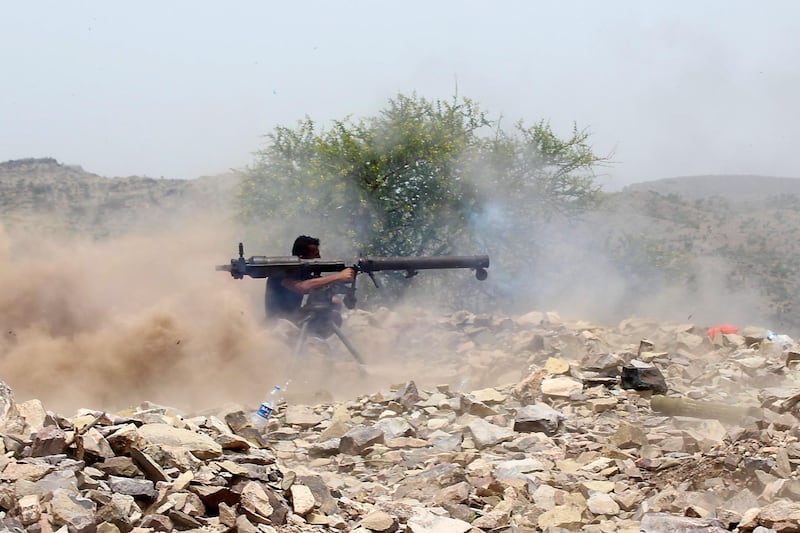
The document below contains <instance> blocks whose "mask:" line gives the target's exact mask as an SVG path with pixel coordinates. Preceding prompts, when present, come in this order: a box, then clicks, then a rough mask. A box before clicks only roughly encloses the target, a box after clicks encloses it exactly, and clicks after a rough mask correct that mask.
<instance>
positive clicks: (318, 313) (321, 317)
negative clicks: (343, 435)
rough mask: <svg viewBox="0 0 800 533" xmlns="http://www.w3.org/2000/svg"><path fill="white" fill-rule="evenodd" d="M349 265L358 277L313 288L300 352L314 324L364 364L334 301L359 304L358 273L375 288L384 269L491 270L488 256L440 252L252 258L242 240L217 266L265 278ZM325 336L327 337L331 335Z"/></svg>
mask: <svg viewBox="0 0 800 533" xmlns="http://www.w3.org/2000/svg"><path fill="white" fill-rule="evenodd" d="M346 268H352V269H353V270H354V271H355V273H356V277H354V278H353V281H352V282H350V283H346V284H345V283H337V284H334V285H329V286H328V287H325V288H323V289H317V290H316V291H312V292H311V293H310V294H309V295H308V298H306V302H305V303H304V304H303V306H302V308H301V310H300V311H301V313H300V317H301V318H300V319H299V320H298V322H297V324H298V326H299V327H300V337H299V339H298V342H297V345H296V347H295V353H298V352H299V351H300V349H301V348H302V346H303V343H304V342H305V340H306V337H307V335H308V329H309V326H310V325H312V326H313V327H314V329H315V330H316V331H320V330H321V331H327V332H333V333H335V334H336V335H337V336H338V337H339V339H341V341H342V343H343V344H344V345H345V346H346V347H347V349H348V350H349V351H350V353H351V354H352V355H353V357H354V358H355V359H356V360H357V361H358V362H359V363H360V364H362V365H363V364H364V360H363V359H362V357H361V355H360V354H359V353H358V351H357V350H356V349H355V347H354V346H353V345H352V344H351V343H350V341H349V340H348V339H347V337H345V336H344V334H343V333H342V331H341V329H340V328H339V326H338V324H337V323H336V320H335V319H334V317H335V316H337V313H336V311H335V309H334V307H333V304H332V298H331V296H332V294H333V293H337V294H343V295H344V297H343V303H344V305H345V307H347V308H348V309H353V308H355V306H356V279H357V277H358V276H357V275H358V274H361V273H363V274H367V275H368V276H369V277H370V279H371V280H372V282H373V283H374V284H375V287H380V284H379V283H378V280H377V279H376V278H375V272H381V271H402V272H405V277H406V278H411V277H413V276H416V275H417V274H418V273H419V271H420V270H439V269H454V268H462V269H471V270H474V271H475V277H476V278H477V279H478V280H479V281H483V280H485V279H486V278H487V277H488V275H489V273H488V272H487V271H486V269H487V268H489V256H488V255H466V256H465V255H439V256H405V257H403V256H401V257H377V256H367V257H360V258H358V259H356V260H355V261H354V262H347V261H343V260H340V259H301V258H299V257H296V256H264V255H254V256H251V257H248V258H245V256H244V244H243V243H239V257H235V258H233V259H231V261H230V264H227V265H217V267H216V269H217V270H221V271H225V272H230V274H231V276H232V277H233V278H234V279H243V278H244V277H245V276H247V277H251V278H256V279H263V278H268V277H271V276H280V277H291V278H297V279H307V278H310V277H317V276H321V275H322V274H324V273H330V272H340V271H342V270H344V269H346ZM329 335H330V333H328V335H324V336H329Z"/></svg>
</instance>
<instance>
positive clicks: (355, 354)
mask: <svg viewBox="0 0 800 533" xmlns="http://www.w3.org/2000/svg"><path fill="white" fill-rule="evenodd" d="M331 328H333V332H334V333H336V336H337V337H339V340H341V341H342V344H344V345H345V346H346V347H347V349H348V350H350V353H351V354H352V355H353V358H354V359H355V360H356V361H358V364H359V365H360V366H361V367H362V369H363V366H364V364H365V363H364V359H363V358H362V357H361V354H360V353H358V350H356V347H355V346H353V344H352V343H351V342H350V340H349V339H348V338H347V337H345V335H344V333H343V332H342V329H341V328H340V327H339V326H337V325H336V324H334V323H333V322H331Z"/></svg>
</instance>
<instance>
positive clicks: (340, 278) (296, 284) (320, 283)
mask: <svg viewBox="0 0 800 533" xmlns="http://www.w3.org/2000/svg"><path fill="white" fill-rule="evenodd" d="M355 276H356V272H355V270H353V269H352V268H345V269H344V270H342V271H341V272H337V273H335V274H330V275H328V276H321V277H317V278H311V279H306V280H302V281H301V280H298V279H284V280H283V281H282V282H281V285H283V286H284V287H286V288H287V289H289V290H290V291H292V292H296V293H299V294H308V293H309V292H311V291H313V290H315V289H321V288H322V287H327V286H328V285H331V284H333V283H349V282H351V281H353V279H354V278H355Z"/></svg>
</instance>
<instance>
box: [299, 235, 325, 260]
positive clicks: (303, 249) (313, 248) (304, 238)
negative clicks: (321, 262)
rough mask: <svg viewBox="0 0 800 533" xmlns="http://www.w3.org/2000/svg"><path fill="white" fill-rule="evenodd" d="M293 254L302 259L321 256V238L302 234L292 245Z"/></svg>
mask: <svg viewBox="0 0 800 533" xmlns="http://www.w3.org/2000/svg"><path fill="white" fill-rule="evenodd" d="M292 255H296V256H297V257H299V258H300V259H317V258H318V257H319V239H315V238H314V237H309V236H308V235H300V236H299V237H298V238H296V239H295V240H294V244H293V245H292Z"/></svg>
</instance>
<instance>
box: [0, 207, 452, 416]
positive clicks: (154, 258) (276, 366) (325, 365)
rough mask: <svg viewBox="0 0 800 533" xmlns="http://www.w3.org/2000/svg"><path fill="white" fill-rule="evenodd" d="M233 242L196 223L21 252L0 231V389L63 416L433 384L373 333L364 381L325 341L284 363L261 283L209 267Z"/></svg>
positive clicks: (364, 343)
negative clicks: (275, 391) (277, 389)
mask: <svg viewBox="0 0 800 533" xmlns="http://www.w3.org/2000/svg"><path fill="white" fill-rule="evenodd" d="M234 233H235V230H234V229H232V228H230V227H227V228H226V227H224V225H220V224H219V223H213V224H212V223H203V222H198V220H193V221H192V222H191V223H185V224H175V225H171V227H169V228H166V229H164V230H163V231H160V232H149V233H132V234H128V235H123V236H119V237H114V238H108V239H104V240H90V239H84V238H69V239H67V238H63V237H59V238H49V239H48V238H37V239H35V241H34V242H35V246H31V244H32V241H31V240H30V239H29V238H27V237H24V236H22V235H18V234H14V233H13V232H10V231H8V230H5V229H3V228H1V227H0V316H2V317H3V324H2V337H1V338H0V358H1V359H0V361H2V375H1V376H0V378H2V380H3V381H5V382H6V383H7V384H8V385H9V386H10V387H11V388H12V390H13V391H14V396H15V400H16V401H18V402H20V401H26V400H30V399H34V398H35V399H39V400H41V401H42V402H43V404H44V405H45V407H46V408H48V409H50V410H53V411H55V412H58V413H62V414H69V413H72V412H75V411H76V410H77V409H79V408H90V409H104V410H108V411H119V410H123V409H125V408H128V407H132V406H136V405H140V404H142V403H143V402H152V403H155V404H160V405H167V406H171V407H175V408H178V409H181V410H183V411H185V412H200V411H203V410H206V409H218V408H220V407H224V406H230V407H232V408H233V407H246V406H251V407H252V406H255V405H257V404H258V403H259V401H261V399H262V396H263V395H264V394H265V393H266V392H267V391H269V390H270V389H271V388H272V386H273V385H274V384H285V383H286V382H287V381H289V382H290V384H289V390H288V391H287V396H289V397H290V398H292V399H296V400H297V401H321V400H326V399H331V398H336V399H351V398H355V397H356V396H357V395H359V394H365V393H371V392H375V391H377V390H381V388H382V387H384V386H388V385H389V384H393V383H398V382H402V381H403V380H407V379H414V378H417V379H418V378H419V376H420V375H424V376H425V377H426V378H429V379H428V380H427V381H430V382H431V383H436V382H438V381H437V380H438V377H439V376H442V373H441V372H440V373H439V374H438V375H437V374H436V373H435V372H434V373H432V372H431V366H430V361H428V362H424V361H422V362H420V361H419V360H416V361H417V362H414V361H415V360H412V359H406V358H398V357H396V355H397V354H396V352H395V351H393V346H392V339H385V338H376V337H374V336H372V335H371V334H370V333H369V332H362V333H361V334H359V335H357V336H356V337H354V342H357V344H358V346H359V349H360V350H361V351H362V352H363V353H364V354H367V355H368V363H370V364H369V365H368V371H367V372H366V373H364V372H360V371H359V367H358V365H356V364H355V362H354V361H353V359H352V358H351V356H350V355H349V353H348V352H346V350H344V348H343V346H341V344H340V343H339V341H338V340H337V339H336V338H335V337H332V338H331V339H329V340H328V341H327V345H326V346H325V350H327V351H328V352H331V353H330V356H323V357H317V356H313V355H312V356H308V357H303V358H298V359H295V358H293V357H292V348H293V347H294V338H293V337H292V334H294V335H296V333H293V332H291V331H290V332H289V334H288V335H287V334H286V331H285V328H280V327H278V328H275V327H273V326H272V325H271V324H268V323H267V322H266V320H265V317H264V309H263V290H264V289H263V287H264V284H263V283H264V281H263V280H255V279H251V278H245V279H244V280H234V279H233V278H231V277H230V276H229V275H228V274H227V273H226V272H219V271H215V269H214V266H215V265H221V264H226V263H228V262H229V261H230V259H231V258H232V257H235V255H236V253H237V250H236V244H237V243H238V241H239V240H240V239H239V238H238V236H236V235H234ZM295 236H296V235H293V236H292V237H291V238H289V237H288V235H280V236H273V237H274V238H270V239H268V240H269V242H270V243H272V244H271V245H269V246H268V245H266V244H265V243H264V241H263V240H262V242H258V241H254V244H253V245H252V246H249V250H246V254H247V255H259V254H262V253H268V254H280V255H285V254H286V253H288V252H287V251H284V250H283V248H285V247H290V246H291V242H292V240H293V238H294V237H295ZM262 247H263V248H262ZM265 248H266V249H267V250H266V251H265V250H264V249H265ZM328 256H329V257H333V256H332V255H330V254H328ZM410 312H411V311H409V313H410ZM311 348H314V346H313V345H312V346H311ZM309 351H311V352H314V353H317V354H319V353H320V350H309ZM323 354H324V350H323ZM443 377H452V376H443ZM453 379H455V378H453Z"/></svg>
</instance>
